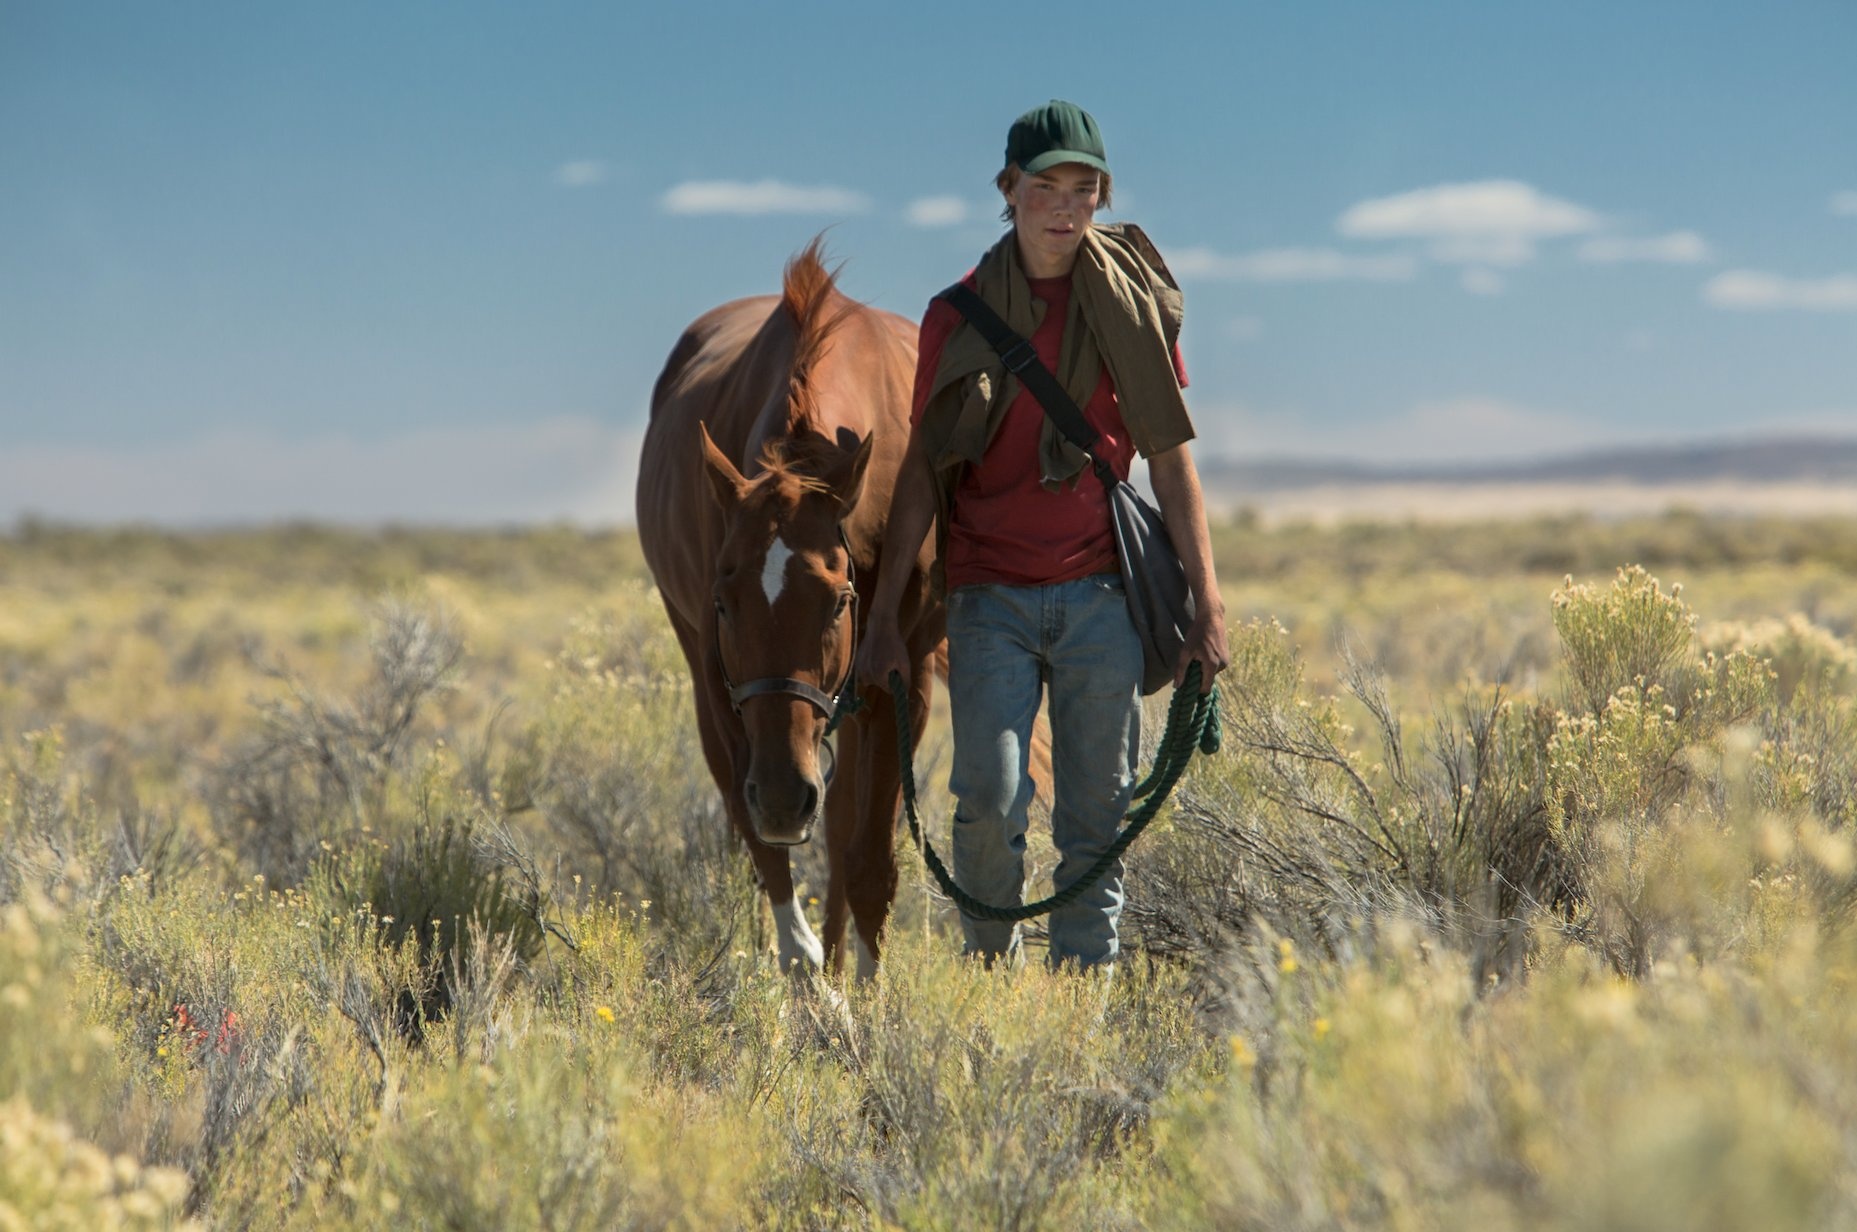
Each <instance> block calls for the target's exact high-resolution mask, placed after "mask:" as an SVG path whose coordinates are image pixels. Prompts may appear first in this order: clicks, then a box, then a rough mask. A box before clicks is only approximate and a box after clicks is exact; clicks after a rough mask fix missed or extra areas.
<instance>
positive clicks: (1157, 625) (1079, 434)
mask: <svg viewBox="0 0 1857 1232" xmlns="http://www.w3.org/2000/svg"><path fill="white" fill-rule="evenodd" d="M938 298H941V299H945V300H947V301H948V302H949V303H950V304H952V305H954V307H955V308H956V309H957V310H958V311H959V312H960V314H961V315H962V316H963V317H965V318H966V319H967V323H968V324H969V325H972V326H973V327H974V328H975V329H977V330H979V331H980V336H981V337H982V338H985V339H986V340H987V344H988V345H989V346H991V347H992V348H993V349H994V350H995V351H998V352H999V357H1000V359H1001V360H1003V361H1004V362H1005V365H1006V370H1007V371H1009V372H1011V373H1012V374H1013V375H1014V376H1016V377H1018V378H1019V380H1020V381H1021V382H1023V383H1024V385H1025V387H1026V388H1027V389H1029V390H1031V391H1032V396H1033V397H1035V398H1037V399H1038V402H1039V405H1041V406H1043V407H1044V409H1045V414H1046V415H1048V416H1050V417H1051V422H1052V423H1054V424H1056V425H1057V428H1058V431H1060V432H1062V433H1063V434H1064V435H1065V437H1066V438H1068V439H1069V441H1070V443H1071V444H1073V445H1075V446H1076V447H1077V448H1079V449H1081V450H1083V451H1084V452H1085V453H1087V454H1089V455H1090V462H1091V464H1092V466H1093V468H1094V469H1095V471H1096V477H1097V478H1098V479H1100V480H1101V481H1102V484H1103V490H1104V491H1105V492H1106V493H1107V494H1108V497H1109V518H1110V521H1111V522H1112V523H1113V524H1114V526H1115V542H1116V557H1117V559H1118V560H1119V561H1120V562H1121V566H1122V590H1123V593H1124V594H1125V595H1126V597H1127V599H1128V615H1129V619H1130V620H1132V621H1133V622H1134V624H1135V634H1136V636H1137V637H1139V638H1140V639H1141V658H1142V680H1141V691H1142V693H1143V694H1149V693H1156V692H1159V691H1160V690H1161V689H1162V688H1164V687H1165V686H1167V685H1169V684H1171V683H1173V678H1174V666H1175V664H1177V663H1178V662H1179V661H1180V649H1181V647H1183V646H1185V645H1186V634H1187V630H1188V629H1189V628H1191V627H1192V624H1193V592H1192V588H1191V587H1189V586H1188V585H1187V582H1186V570H1185V568H1184V567H1182V565H1181V564H1180V554H1179V553H1178V552H1176V551H1174V545H1173V540H1172V539H1170V538H1168V536H1167V524H1166V523H1165V522H1163V521H1162V520H1161V513H1160V510H1158V509H1156V508H1155V507H1154V506H1152V505H1150V504H1149V503H1148V502H1147V501H1145V500H1143V499H1142V496H1141V493H1139V492H1137V491H1136V490H1135V489H1134V488H1133V487H1131V486H1130V485H1129V484H1128V482H1127V481H1126V480H1121V479H1117V478H1116V477H1115V470H1114V468H1112V467H1111V466H1110V465H1109V463H1108V461H1107V460H1106V459H1104V458H1103V457H1102V456H1101V455H1100V454H1098V453H1097V452H1096V450H1095V449H1094V448H1093V446H1094V445H1095V444H1096V442H1097V440H1098V438H1099V437H1100V435H1101V434H1100V433H1098V432H1097V431H1096V429H1094V428H1092V427H1091V426H1090V421H1089V420H1087V419H1085V418H1084V417H1083V412H1082V411H1080V410H1078V409H1077V404H1076V402H1075V400H1073V399H1072V398H1071V396H1070V395H1069V394H1068V393H1066V392H1065V391H1064V387H1063V386H1062V385H1060V384H1059V383H1058V379H1057V378H1056V377H1055V376H1053V375H1051V370H1050V369H1049V368H1047V367H1045V365H1044V363H1043V361H1041V360H1040V359H1039V358H1038V352H1037V351H1035V350H1033V349H1032V344H1031V343H1030V342H1027V341H1026V340H1025V339H1024V338H1021V337H1020V336H1019V335H1018V334H1017V333H1015V332H1014V331H1013V329H1012V327H1011V326H1010V325H1007V324H1006V322H1005V321H1004V320H1003V319H1002V318H1001V317H1000V315H999V314H998V313H997V312H995V311H993V309H992V308H991V307H990V306H989V305H988V304H987V302H986V301H985V300H984V299H982V298H980V296H979V294H977V293H976V292H975V291H974V290H973V289H972V288H971V287H969V286H967V285H966V284H965V283H959V282H957V283H955V284H954V285H953V286H951V287H949V288H948V289H947V290H946V291H943V292H942V293H941V295H940V296H939V297H938Z"/></svg>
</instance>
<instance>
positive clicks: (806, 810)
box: [800, 783, 819, 817]
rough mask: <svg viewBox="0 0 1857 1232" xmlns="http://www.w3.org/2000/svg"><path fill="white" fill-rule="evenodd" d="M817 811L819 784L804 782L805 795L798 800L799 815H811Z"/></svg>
mask: <svg viewBox="0 0 1857 1232" xmlns="http://www.w3.org/2000/svg"><path fill="white" fill-rule="evenodd" d="M818 811H819V786H818V784H816V783H808V784H806V795H805V797H804V798H803V799H802V800H801V801H800V816H802V817H811V816H812V815H813V814H815V813H817V812H818Z"/></svg>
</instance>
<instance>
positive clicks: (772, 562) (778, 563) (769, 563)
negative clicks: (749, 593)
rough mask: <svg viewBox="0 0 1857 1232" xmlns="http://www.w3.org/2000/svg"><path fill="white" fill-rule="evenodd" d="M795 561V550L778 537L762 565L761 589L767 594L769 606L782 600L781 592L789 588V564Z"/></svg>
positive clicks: (769, 547) (768, 550) (769, 546)
mask: <svg viewBox="0 0 1857 1232" xmlns="http://www.w3.org/2000/svg"><path fill="white" fill-rule="evenodd" d="M791 559H793V549H792V548H790V547H788V546H787V543H786V540H784V539H781V538H779V537H776V538H775V539H774V541H773V543H771V544H769V545H768V548H767V559H766V560H765V561H764V562H763V563H762V565H761V589H762V590H764V591H766V592H767V606H769V607H773V606H774V600H776V599H778V598H780V592H781V591H783V590H785V589H786V587H787V562H788V561H789V560H791Z"/></svg>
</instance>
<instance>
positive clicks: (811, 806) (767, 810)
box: [743, 775, 825, 847]
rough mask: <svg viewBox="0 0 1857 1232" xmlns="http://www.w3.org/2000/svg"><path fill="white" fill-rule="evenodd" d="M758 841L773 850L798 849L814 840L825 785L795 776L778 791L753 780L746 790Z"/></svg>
mask: <svg viewBox="0 0 1857 1232" xmlns="http://www.w3.org/2000/svg"><path fill="white" fill-rule="evenodd" d="M743 795H744V797H745V798H746V802H747V805H748V819H749V820H750V821H751V822H753V823H754V834H755V837H756V838H758V839H760V840H761V841H762V842H763V843H766V844H767V845H768V846H770V847H798V846H800V845H801V844H803V843H806V842H808V841H809V840H811V838H812V831H813V827H814V826H815V825H817V824H818V822H819V812H820V809H821V807H822V806H823V804H824V801H825V784H823V783H821V782H819V781H818V780H817V779H814V778H810V777H808V776H804V775H795V776H794V777H793V780H792V781H791V782H789V783H785V784H781V785H780V787H779V788H778V789H776V788H775V787H774V786H773V785H771V784H769V785H763V784H761V783H758V782H756V781H755V780H753V779H750V780H748V782H747V783H746V784H745V785H744V787H743Z"/></svg>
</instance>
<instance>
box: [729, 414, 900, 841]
mask: <svg viewBox="0 0 1857 1232" xmlns="http://www.w3.org/2000/svg"><path fill="white" fill-rule="evenodd" d="M815 439H816V438H815ZM816 443H817V446H818V447H817V448H811V447H809V448H807V449H805V450H804V451H803V452H796V453H794V454H791V455H788V454H777V455H773V456H767V457H764V458H763V462H764V464H765V467H766V469H765V470H763V471H762V473H761V474H759V475H757V476H755V477H754V478H753V479H747V478H744V477H743V476H742V474H741V472H740V471H738V470H736V469H735V466H734V464H733V463H731V462H730V461H729V459H728V458H727V457H726V456H725V455H724V454H723V453H722V451H721V450H720V449H717V448H716V445H715V442H714V441H712V440H710V438H709V433H708V431H707V430H704V432H703V455H704V458H705V461H706V463H707V466H708V470H709V478H710V484H711V486H712V487H713V488H714V490H715V494H716V499H717V500H718V501H719V502H720V503H721V505H722V508H723V510H724V513H725V516H726V519H727V526H728V529H727V531H726V533H725V535H724V538H723V542H722V551H721V554H720V556H718V558H717V564H716V580H715V594H714V601H715V633H714V636H715V644H716V655H717V658H718V661H719V664H720V672H721V675H722V682H723V684H724V686H725V687H726V688H727V689H728V690H729V701H730V703H731V705H733V706H734V708H735V710H736V713H737V714H739V715H740V717H741V723H742V729H743V732H744V733H745V735H746V737H747V742H748V768H747V774H746V777H745V778H744V780H743V782H742V792H743V795H744V798H745V800H746V803H747V806H748V816H749V818H750V820H751V821H752V822H753V824H754V830H755V834H756V835H757V836H758V837H759V838H760V839H761V841H762V842H765V843H773V844H778V845H783V846H791V845H794V844H798V843H804V842H806V841H807V840H808V839H809V838H811V837H812V828H813V826H814V824H815V823H816V822H817V821H818V819H819V816H820V810H821V809H822V807H823V805H824V801H825V786H826V784H825V776H824V774H823V773H822V771H821V768H820V765H819V749H820V746H821V744H822V742H823V741H824V738H825V729H826V723H827V721H828V720H829V719H830V718H831V713H832V709H833V703H834V702H835V701H836V699H837V695H838V693H839V691H840V690H841V688H843V686H844V684H845V682H846V681H847V680H848V679H849V678H850V675H851V660H852V656H853V653H854V651H855V649H856V647H855V641H856V636H857V607H856V598H857V591H856V588H855V586H856V580H855V578H854V577H853V576H852V563H851V553H850V550H849V547H848V543H847V540H846V537H845V534H844V530H843V525H844V520H845V519H846V518H847V517H848V516H849V515H850V514H851V511H852V510H853V509H854V508H855V507H856V505H857V500H858V494H859V492H860V490H861V488H862V486H863V481H864V468H865V465H866V464H867V463H868V462H869V460H870V439H869V438H868V437H866V438H865V440H864V441H863V442H862V443H861V444H860V445H859V446H858V447H857V448H855V449H842V448H839V447H838V446H836V445H833V444H831V443H829V442H825V441H823V440H817V441H816Z"/></svg>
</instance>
